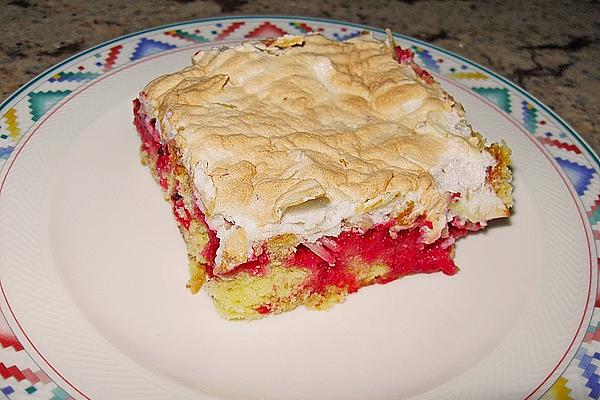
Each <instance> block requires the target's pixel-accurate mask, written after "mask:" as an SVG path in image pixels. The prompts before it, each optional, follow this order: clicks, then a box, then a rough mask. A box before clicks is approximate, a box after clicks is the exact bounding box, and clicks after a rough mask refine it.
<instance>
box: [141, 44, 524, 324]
mask: <svg viewBox="0 0 600 400" xmlns="http://www.w3.org/2000/svg"><path fill="white" fill-rule="evenodd" d="M134 124H135V127H136V128H137V132H138V134H139V136H140V138H141V142H142V144H141V157H142V161H143V163H144V164H145V165H147V166H148V167H149V168H150V170H151V172H152V175H153V176H154V178H155V180H156V181H157V182H158V184H159V185H160V187H161V188H162V191H163V193H164V197H165V199H166V200H167V201H168V202H169V203H170V204H171V207H172V210H173V214H174V216H175V219H176V221H177V224H178V226H179V229H180V231H181V234H182V236H183V239H184V241H185V243H186V245H187V252H188V258H189V270H190V279H189V281H188V284H187V286H188V287H189V289H190V290H191V291H192V292H193V293H195V292H198V291H199V289H200V288H201V287H202V286H204V287H205V289H206V291H207V292H208V294H209V295H210V296H211V297H212V298H213V300H214V303H215V306H216V308H217V310H218V311H219V312H220V314H221V315H222V316H224V317H225V318H229V319H255V318H260V317H263V316H265V315H268V314H273V313H279V312H282V311H286V310H290V309H293V308H295V307H297V306H299V305H305V306H307V307H311V308H317V309H322V308H327V307H329V306H331V305H333V304H335V303H337V302H340V301H342V300H343V299H344V298H345V297H346V296H347V295H348V294H349V293H353V292H356V291H357V290H359V289H360V288H362V287H365V286H368V285H372V284H376V283H387V282H390V281H394V280H396V279H398V278H400V277H403V276H407V275H411V274H417V273H433V272H440V271H441V272H443V273H444V274H447V275H452V274H455V273H456V272H457V271H458V269H457V266H456V265H455V263H454V261H453V252H454V243H455V241H456V240H457V239H458V238H461V237H463V236H465V235H466V234H467V233H468V232H472V231H478V230H480V229H482V228H484V227H485V226H486V225H487V222H488V221H489V220H491V219H495V218H502V217H507V216H509V214H510V212H509V209H510V207H511V206H512V186H511V171H510V169H509V163H510V150H509V149H508V147H507V146H506V144H504V143H494V144H487V143H486V140H485V139H484V138H483V137H482V136H481V135H480V134H479V133H478V132H476V131H474V130H473V129H472V127H471V125H470V124H469V123H468V122H467V121H466V119H465V113H464V110H463V108H462V106H461V105H460V104H459V103H458V102H456V101H455V100H454V99H453V98H452V97H451V96H450V95H449V94H448V93H446V92H445V91H444V90H443V89H442V88H441V86H440V85H439V84H438V83H437V82H436V81H435V79H434V78H433V77H432V76H431V75H430V74H429V73H428V72H427V71H425V70H423V69H421V68H420V67H419V66H417V65H416V64H415V63H414V62H413V60H412V52H411V51H410V50H404V49H402V48H400V47H399V46H396V45H395V44H394V42H393V39H392V37H391V35H388V38H387V39H386V40H385V41H380V40H377V39H375V38H374V37H373V36H372V35H370V34H363V35H361V36H358V37H356V38H353V39H351V40H348V41H344V42H337V41H332V40H329V39H327V38H326V37H324V36H321V35H309V36H283V37H280V38H276V39H268V40H263V41H259V42H250V43H243V44H240V45H238V46H235V47H229V48H215V49H211V50H203V51H200V52H198V53H197V54H196V55H194V57H193V60H192V65H191V66H189V67H187V68H185V69H183V70H181V71H178V72H175V73H172V74H169V75H164V76H161V77H158V78H157V79H155V80H153V81H152V82H150V83H149V84H148V85H147V86H146V87H145V88H144V89H143V91H142V92H141V93H140V95H139V98H138V99H136V100H135V101H134ZM399 290H401V289H399Z"/></svg>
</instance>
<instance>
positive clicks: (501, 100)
mask: <svg viewBox="0 0 600 400" xmlns="http://www.w3.org/2000/svg"><path fill="white" fill-rule="evenodd" d="M471 89H472V90H473V91H474V92H476V93H477V94H479V95H481V96H483V97H485V98H486V99H488V100H490V101H491V102H493V103H494V104H496V105H497V106H498V107H500V109H502V110H503V111H505V112H507V113H510V108H511V105H510V95H509V93H508V89H506V88H482V87H474V88H471Z"/></svg>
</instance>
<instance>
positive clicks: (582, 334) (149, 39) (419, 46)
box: [0, 17, 600, 400]
mask: <svg viewBox="0 0 600 400" xmlns="http://www.w3.org/2000/svg"><path fill="white" fill-rule="evenodd" d="M364 29H368V28H366V27H363V26H359V25H354V24H349V23H342V22H335V21H326V20H318V19H309V18H292V17H231V18H221V19H214V20H201V21H194V22H189V23H181V24H176V25H171V26H166V27H160V28H156V29H151V30H148V31H144V32H141V33H137V34H133V35H129V36H126V37H123V38H118V39H115V40H113V41H111V42H108V43H106V44H103V45H100V46H97V47H95V48H93V49H90V50H87V51H85V52H83V53H81V54H79V55H76V56H74V57H71V58H70V59H68V60H66V61H64V62H62V63H61V64H59V65H57V66H55V67H53V68H51V69H50V70H48V71H47V72H45V73H44V74H42V75H40V76H39V77H37V78H35V79H34V80H33V81H31V82H30V83H28V84H27V85H26V86H24V87H23V88H21V89H20V90H19V91H17V92H16V93H15V94H13V95H12V96H11V97H10V98H9V99H7V100H6V101H5V102H4V103H3V104H2V106H1V107H0V168H1V171H2V174H0V178H2V179H1V180H0V185H2V186H4V184H5V182H6V180H7V176H8V173H9V169H10V167H11V165H12V163H13V162H14V160H15V158H16V154H17V153H18V151H19V149H21V148H23V147H24V146H25V145H26V142H27V140H29V138H31V135H32V133H33V132H34V131H35V130H36V129H37V128H38V127H39V126H41V125H42V124H44V123H45V121H46V120H47V119H48V118H49V116H50V115H52V113H53V112H54V111H55V110H57V109H58V108H59V107H61V105H63V104H65V103H66V102H68V101H69V99H70V98H72V97H74V96H76V95H77V94H79V93H81V92H82V91H85V90H86V88H87V87H89V86H90V85H91V84H93V83H94V82H98V81H100V80H102V79H104V77H105V76H107V75H108V74H109V73H111V72H117V71H119V69H121V68H124V67H126V66H128V65H132V64H135V63H137V62H139V61H140V60H144V59H148V58H150V57H156V56H158V55H161V54H167V53H168V52H170V51H177V50H180V49H186V48H194V47H197V46H198V45H201V44H207V43H208V44H210V43H215V44H219V43H222V42H235V41H241V40H244V39H248V38H260V37H272V36H279V35H282V34H284V33H289V34H305V33H308V32H315V31H316V32H321V33H323V34H325V35H327V36H330V37H332V38H336V39H339V40H343V39H347V38H351V37H353V36H356V35H358V34H359V33H360V32H361V31H362V30H364ZM374 31H375V32H376V33H379V34H381V33H382V32H381V31H380V30H374ZM397 41H398V42H399V43H400V44H401V45H402V46H403V47H410V48H411V49H412V50H413V51H414V52H415V53H416V57H415V61H416V62H417V63H420V64H421V65H423V66H424V67H425V68H427V69H428V70H430V71H432V72H433V73H435V74H436V76H437V77H439V78H440V79H441V80H442V82H453V83H454V84H455V85H457V86H459V87H462V88H468V89H470V90H471V91H472V93H475V94H477V95H478V96H479V97H480V99H481V101H482V102H486V103H489V104H493V105H494V106H495V107H497V109H498V110H500V112H502V113H504V114H505V115H506V116H508V117H509V118H510V120H511V121H512V122H513V123H514V124H516V125H518V126H519V127H520V128H523V130H524V131H526V132H528V133H529V134H530V135H531V138H533V139H534V140H535V141H536V142H537V143H538V144H539V147H540V149H541V148H543V149H544V151H545V153H546V154H548V155H550V156H551V158H552V159H553V160H554V162H555V165H557V166H558V167H559V168H560V169H561V170H562V172H563V174H564V176H566V177H567V178H568V180H569V182H570V185H571V186H572V191H573V192H574V193H576V195H577V198H578V202H579V207H580V208H581V209H582V210H583V212H584V213H585V215H586V216H587V219H588V221H587V223H589V226H590V227H591V230H592V235H593V239H592V241H593V245H594V246H596V247H594V248H590V254H591V255H594V254H595V253H596V252H597V250H596V249H597V246H598V241H599V240H600V227H599V223H600V179H599V176H598V170H599V168H600V164H599V162H598V159H597V157H596V156H595V155H594V154H593V152H592V151H591V150H590V148H589V146H588V145H587V144H586V143H585V142H583V141H582V139H581V138H580V137H579V136H578V135H577V133H576V132H574V131H573V130H572V129H571V128H570V127H569V126H568V125H567V124H566V123H565V122H564V121H562V120H561V119H560V118H559V117H558V116H556V115H555V114H554V113H552V111H550V110H549V109H548V108H547V107H545V106H544V105H543V104H541V103H540V102H538V101H537V100H536V99H534V98H533V97H532V96H530V95H529V94H527V93H526V92H524V91H523V90H522V89H520V88H518V87H516V86H515V85H513V84H512V83H510V82H508V81H507V80H505V79H504V78H501V77H499V76H497V75H495V74H494V73H492V72H491V71H488V70H486V69H484V68H482V67H479V66H477V65H475V64H473V63H472V62H469V61H468V60H465V59H462V58H461V57H459V56H456V55H454V54H451V53H449V52H447V51H445V50H443V49H439V48H436V47H433V46H430V45H428V44H426V43H422V42H420V41H417V40H414V39H411V38H408V37H403V36H397ZM517 174H518V171H517ZM517 185H518V181H517ZM1 200H2V187H1V186H0V201H1ZM517 211H518V210H517ZM7 215H8V214H6V211H5V210H2V213H0V218H3V220H4V218H6V217H7ZM0 261H1V262H3V261H2V258H0ZM592 262H593V264H592V266H593V268H594V270H593V271H591V272H590V285H589V286H590V289H591V290H592V291H593V293H594V295H593V296H588V297H590V299H589V301H588V303H587V306H586V309H585V310H584V313H583V315H582V316H581V317H580V318H581V321H580V326H579V327H578V329H577V332H576V333H575V335H574V337H573V340H572V343H571V345H570V346H569V349H567V350H566V352H565V354H564V356H563V357H562V358H561V359H560V360H557V363H554V364H553V365H554V366H553V368H550V369H549V370H548V371H547V373H546V375H545V376H547V377H546V378H545V379H544V380H543V381H542V382H539V385H538V386H537V387H531V388H530V391H529V392H528V393H527V394H526V396H527V397H528V398H534V397H541V396H543V398H545V399H580V398H594V399H597V398H599V397H600V382H599V381H600V371H598V367H599V366H600V355H599V354H600V330H599V329H600V316H599V314H600V311H598V310H597V308H598V307H600V301H598V300H596V303H595V305H596V308H593V306H594V300H595V299H596V296H595V293H596V292H595V291H596V269H597V260H596V259H593V260H592ZM3 278H4V276H2V275H0V281H1V280H2V279H3ZM565 284H566V283H565ZM559 286H560V284H559ZM2 291H3V300H2V307H1V308H2V313H3V315H4V319H1V320H0V347H1V349H0V376H1V377H2V382H1V383H0V391H1V392H2V393H3V394H4V395H5V396H7V397H8V398H21V399H22V398H27V397H31V398H38V399H52V400H58V399H69V398H89V397H88V396H87V395H86V394H84V393H82V392H79V391H78V389H76V388H75V387H74V386H73V385H71V384H69V383H67V382H66V381H65V380H64V378H63V377H62V375H61V374H60V372H59V371H57V370H48V369H46V367H41V366H40V365H46V364H45V363H44V360H43V356H41V354H40V353H39V352H38V353H36V352H37V349H36V347H35V344H34V343H30V342H28V337H27V334H26V333H25V332H24V331H23V330H22V327H21V326H20V325H19V324H18V321H17V320H16V316H15V315H12V314H11V313H12V310H11V308H10V305H9V300H10V294H7V292H6V291H5V288H4V286H3V287H2ZM592 311H594V312H593V315H592ZM560 322H561V321H556V323H560ZM586 329H587V330H586ZM577 347H578V349H577V350H576V351H575V348H577ZM554 381H555V383H554V384H553V385H552V386H551V387H550V385H551V383H552V382H554Z"/></svg>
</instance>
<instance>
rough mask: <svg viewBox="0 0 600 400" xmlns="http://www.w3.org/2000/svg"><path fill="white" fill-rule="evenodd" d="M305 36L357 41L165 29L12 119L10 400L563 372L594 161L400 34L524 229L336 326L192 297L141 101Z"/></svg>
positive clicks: (403, 389) (583, 307) (470, 68)
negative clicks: (246, 49)
mask: <svg viewBox="0 0 600 400" xmlns="http://www.w3.org/2000/svg"><path fill="white" fill-rule="evenodd" d="M308 28H312V29H313V30H318V28H322V31H323V32H324V33H325V34H327V35H330V36H335V37H338V38H343V37H344V36H349V35H352V34H354V33H355V32H358V31H360V30H361V29H362V27H358V26H356V25H351V24H344V23H339V22H332V21H322V20H310V19H299V18H288V17H232V18H223V19H219V20H205V21H196V22H191V23H184V24H179V25H175V26H169V27H163V28H157V29H154V30H150V31H146V32H142V33H139V34H136V35H131V36H128V37H125V38H121V39H117V40H115V41H113V42H111V43H108V44H105V45H103V46H99V47H97V48H95V49H92V50H89V51H87V52H84V53H81V54H80V55H78V56H76V57H73V58H71V59H70V60H67V61H66V62H65V63H63V64H61V65H59V66H57V67H55V68H54V69H52V70H50V71H48V72H47V73H45V74H44V75H42V76H41V77H38V78H37V79H36V80H34V81H33V82H31V83H30V84H28V86H26V87H24V88H23V89H21V90H20V91H19V92H17V93H16V94H15V95H14V96H13V97H12V98H11V99H9V100H8V101H7V102H6V103H5V104H4V105H3V106H2V109H1V111H0V115H2V118H3V121H4V122H5V123H4V124H3V127H2V128H0V129H3V130H0V138H2V139H4V140H7V142H8V140H12V142H11V143H14V144H13V146H14V149H9V147H10V146H7V145H5V144H3V142H0V154H5V155H6V156H7V157H5V158H7V160H6V162H5V163H4V165H3V168H2V174H1V175H0V185H1V186H0V221H2V224H1V225H0V284H1V289H2V293H3V297H2V299H1V301H0V309H1V310H2V313H3V315H4V317H5V319H6V322H5V325H6V326H4V328H3V330H2V329H0V333H1V334H0V344H2V346H3V347H4V348H3V350H2V352H0V357H1V360H2V362H3V364H4V365H5V367H8V366H9V364H11V363H12V365H14V366H15V367H16V369H17V370H18V371H21V374H22V375H23V376H25V378H24V379H21V380H19V379H17V377H16V376H15V375H14V374H13V376H12V377H8V378H6V379H7V381H6V382H7V383H6V384H7V385H8V386H5V387H11V390H12V391H13V392H11V393H7V394H10V395H14V393H17V390H21V391H22V393H23V395H24V396H25V395H26V394H27V393H28V392H27V391H26V389H27V387H34V389H35V391H34V392H35V393H37V395H38V396H40V397H39V398H48V399H50V398H52V396H54V395H56V393H58V392H60V394H61V395H62V396H63V398H66V396H67V395H68V396H72V397H73V398H89V399H114V398H119V399H205V398H206V399H208V398H227V399H307V398H311V399H334V398H335V399H367V398H368V399H375V398H389V399H401V398H402V399H404V398H418V399H434V398H444V399H450V398H452V399H483V398H485V399H493V398H496V399H509V398H511V399H512V398H515V399H516V398H525V397H539V396H541V395H542V394H543V393H544V392H546V391H547V390H548V388H550V386H551V385H552V384H553V382H554V381H556V379H557V378H558V377H559V376H560V375H561V374H562V373H563V371H564V370H565V368H567V365H568V364H569V362H570V361H571V360H572V359H573V357H574V356H575V353H576V351H577V350H578V348H579V345H580V344H581V343H582V340H584V335H585V334H586V329H587V328H588V324H589V322H590V318H591V314H592V311H593V308H594V300H595V291H596V282H597V272H596V271H597V264H596V263H597V261H596V260H597V256H596V247H595V243H594V237H595V236H594V235H595V234H596V233H595V231H593V230H592V229H591V226H590V220H589V219H593V218H595V217H594V211H595V208H592V206H593V204H594V200H595V198H596V197H597V188H598V182H597V181H598V180H597V174H596V170H597V162H596V160H595V159H594V155H593V154H591V153H590V152H589V150H588V148H587V147H586V146H585V144H583V143H582V142H581V141H580V139H579V137H578V136H577V135H576V134H575V133H572V132H571V131H569V128H568V127H566V125H564V124H563V123H562V121H560V120H559V119H558V118H557V117H555V116H554V115H552V114H550V113H549V112H548V111H547V110H545V109H544V107H543V106H542V105H541V104H539V103H537V102H536V101H535V100H534V99H532V98H531V97H529V96H528V95H527V94H525V93H523V92H522V91H520V90H519V89H517V88H516V87H514V86H511V85H510V84H508V83H507V82H506V81H504V80H502V79H501V78H499V77H496V76H494V75H493V74H492V73H491V72H489V71H486V70H483V69H482V68H481V67H478V66H476V65H474V64H472V63H469V62H468V61H466V60H462V59H460V58H459V57H457V56H454V55H451V54H449V53H447V52H444V51H443V50H440V49H436V48H433V47H430V46H427V45H425V44H423V43H420V42H417V41H415V40H412V39H409V38H405V37H399V43H400V44H402V45H403V46H405V47H409V46H415V47H414V50H415V51H416V53H417V58H416V60H417V61H419V62H421V63H423V64H424V65H425V67H427V68H429V69H430V70H432V71H433V72H434V73H435V75H436V77H437V78H438V79H439V80H440V81H441V83H442V84H443V86H444V87H445V88H446V89H447V90H448V91H449V92H450V93H451V94H452V95H454V96H455V97H456V98H457V99H458V100H459V101H461V102H462V103H463V104H464V105H465V108H466V110H467V114H468V117H469V118H470V120H471V121H472V123H473V124H474V126H475V128H476V129H478V130H480V131H481V132H484V134H485V135H486V136H487V137H489V138H490V139H492V140H499V139H504V140H506V141H507V142H508V144H509V146H510V147H511V148H512V150H513V160H514V174H515V180H514V184H515V199H516V206H515V209H514V215H513V217H511V219H510V220H509V221H508V222H499V223H494V224H492V226H491V227H490V229H488V230H487V231H486V232H484V233H481V234H477V235H472V236H470V237H469V238H467V239H465V240H462V241H460V242H459V244H458V246H457V262H458V264H459V265H460V266H461V272H460V273H459V274H457V275H456V276H453V277H448V276H444V275H442V274H435V275H420V276H413V277H408V278H404V279H401V280H399V281H397V282H394V283H392V284H388V285H383V286H375V287H369V288H366V289H363V290H361V291H360V292H359V293H357V294H355V295H352V296H350V297H349V298H348V300H347V301H346V302H345V303H343V304H341V305H338V306H336V307H335V308H333V309H332V310H330V311H328V312H314V311H307V310H304V309H301V310H296V311H293V312H290V313H286V314H283V315H279V316H274V317H269V318H267V319H265V320H261V321H255V322H251V323H245V322H242V323H239V322H238V323H236V322H228V321H225V320H223V319H221V318H220V317H219V316H218V315H217V314H216V312H215V311H214V309H213V306H212V304H211V302H210V300H209V299H208V296H207V295H206V294H205V293H201V294H199V295H197V296H191V295H189V294H188V292H187V291H186V290H185V288H184V284H185V282H186V279H187V276H186V275H187V266H186V256H185V254H186V253H185V247H184V244H183V241H182V240H181V238H180V236H179V232H178V231H177V228H176V225H175V223H174V222H173V221H172V217H171V215H170V209H169V207H168V205H167V204H166V203H164V201H163V200H162V196H161V194H160V190H159V188H158V187H157V186H156V185H155V183H154V182H153V181H152V179H151V177H150V174H149V172H148V171H147V170H146V168H145V167H143V166H141V165H140V163H139V159H138V146H139V142H138V138H137V137H136V134H135V133H134V130H133V128H132V112H131V108H132V104H131V101H132V99H133V98H135V97H136V95H137V93H138V91H139V90H140V89H141V88H142V87H143V86H144V85H145V84H146V83H147V82H148V81H150V80H151V79H153V78H154V77H156V76H158V75H160V74H163V73H166V72H171V71H175V70H178V69H180V68H181V67H183V66H185V65H187V64H188V63H189V59H190V57H191V55H192V54H193V53H194V52H195V51H197V50H198V48H200V47H202V46H213V45H214V42H219V45H221V44H225V43H232V42H237V41H240V40H242V39H244V38H245V37H257V36H260V35H269V34H271V35H272V34H279V33H280V32H279V31H280V30H281V31H283V30H285V31H288V32H290V33H301V32H302V31H306V30H308ZM376 33H377V34H378V35H381V34H382V33H381V31H377V32H376ZM336 35H337V36H336ZM463 66H464V67H463ZM503 109H504V110H503ZM532 110H533V111H532ZM11 118H12V119H11ZM15 126H16V127H17V129H18V131H19V132H18V134H15V132H16V131H15ZM4 132H6V133H4ZM561 134H562V135H563V136H560V135H561ZM2 135H3V136H6V138H3V137H2ZM557 143H559V144H557ZM9 144H10V143H9ZM6 149H9V150H6ZM549 150H550V151H549ZM551 151H553V152H554V153H552V152H551ZM8 154H10V156H8ZM573 166H574V167H573ZM577 166H579V168H578V167H577ZM586 168H587V170H586ZM588 170H589V172H588V174H587V175H586V174H585V172H586V171H588ZM594 190H596V191H594ZM590 199H591V200H590ZM590 204H591V205H590ZM592 222H595V220H592ZM0 328H2V325H0ZM3 337H4V342H2V338H3ZM11 338H13V339H14V338H16V340H17V341H18V343H17V344H16V345H14V343H13V346H12V347H8V345H6V346H5V345H4V344H5V343H9V342H10V340H11ZM7 341H8V342H7ZM10 343H12V342H10ZM10 343H9V344H10ZM20 348H23V350H20ZM583 348H584V349H585V347H583ZM580 352H581V350H580ZM578 354H579V353H578ZM11 357H13V358H11ZM580 358H581V357H580ZM36 368H37V370H40V371H39V372H40V376H43V375H44V376H46V378H45V379H38V381H37V382H33V381H34V380H35V378H31V376H30V378H31V379H30V378H27V377H26V375H27V374H29V373H28V372H27V373H25V372H23V371H24V370H25V369H29V371H30V372H32V373H33V372H35V371H37V370H36ZM573 368H576V366H575V367H573ZM0 370H1V366H0ZM0 372H2V371H0ZM13 372H14V370H13ZM36 373H37V372H36ZM15 374H16V372H15ZM34 375H35V374H34ZM2 376H4V374H2ZM36 376H37V375H36ZM563 379H565V380H566V379H567V378H563ZM44 380H45V382H43V381H44ZM22 382H25V383H22ZM582 387H583V386H582ZM582 387H579V389H578V390H579V391H580V392H581V393H585V392H584V390H585V387H583V388H582ZM2 390H3V391H4V389H2ZM44 391H46V392H47V393H48V395H47V396H46V397H44V396H45V395H44V393H46V392H44ZM57 391H58V392H57ZM4 393H6V391H4ZM585 394H586V395H587V394H588V393H585Z"/></svg>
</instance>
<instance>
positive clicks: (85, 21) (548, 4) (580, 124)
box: [0, 0, 600, 153]
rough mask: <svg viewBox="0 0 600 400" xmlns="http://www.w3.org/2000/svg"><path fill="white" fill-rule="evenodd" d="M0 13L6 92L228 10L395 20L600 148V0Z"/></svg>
mask: <svg viewBox="0 0 600 400" xmlns="http://www.w3.org/2000/svg"><path fill="white" fill-rule="evenodd" d="M499 4H500V5H499ZM0 10H1V11H0V26H1V27H2V29H0V77H2V79H0V97H1V98H2V99H4V98H6V97H8V96H9V95H10V94H11V93H12V92H13V91H14V90H16V89H18V88H19V87H20V86H21V85H23V84H24V83H26V82H27V81H28V80H30V79H31V78H33V77H34V76H36V75H37V74H39V73H40V72H42V71H44V70H45V69H46V68H48V67H51V66H52V65H54V64H56V63H57V62H59V61H61V60H63V59H64V58H66V57H68V56H70V55H72V54H75V53H77V52H79V51H81V50H85V49H86V48H88V47H91V46H94V45H96V44H99V43H101V42H104V41H106V40H109V39H112V38H114V37H117V36H120V35H124V34H127V33H131V32H135V31H138V30H141V29H146V28H150V27H154V26H157V25H162V24H167V23H172V22H178V21H185V20H190V19H196V18H203V17H215V16H220V15H232V14H240V15H241V14H285V15H301V16H312V17H324V18H332V19H339V20H345V21H351V22H358V23H363V24H368V25H372V26H377V27H382V28H385V27H389V28H391V29H392V30H393V31H395V32H399V33H403V34H406V35H409V36H413V37H416V38H419V39H422V40H425V41H427V42H430V43H433V44H435V45H437V46H440V47H443V48H445V49H447V50H450V51H453V52H455V53H457V54H460V55H462V56H464V57H466V58H469V59H471V60H473V61H475V62H477V63H479V64H481V65H483V66H485V67H488V68H491V69H492V70H494V71H496V72H498V73H500V74H501V75H504V76H505V77H507V78H509V79H511V80H512V81H514V82H516V83H517V84H519V85H520V86H522V87H523V88H525V89H526V90H527V91H529V92H530V93H532V94H533V95H534V96H536V97H537V98H538V99H540V100H541V101H542V102H543V103H545V104H546V105H548V106H549V107H550V108H552V109H553V110H554V111H556V112H557V113H558V114H559V115H560V116H561V117H562V118H564V119H565V120H566V121H567V122H568V123H569V124H571V126H573V127H574V128H575V130H577V131H578V132H579V133H580V134H581V135H582V136H583V137H584V138H585V139H586V140H587V141H588V143H590V144H591V146H592V148H593V149H594V150H595V151H596V153H600V132H598V128H599V127H600V68H598V62H599V60H600V4H598V1H571V2H569V1H562V2H560V1H504V2H502V3H498V2H450V1H418V0H405V1H395V0H371V1H339V0H302V1H294V0H278V1H265V0H256V1H251V0H249V1H239V0H224V1H194V0H170V1H169V0H150V1H128V2H121V1H115V0H112V1H111V0H97V1H94V2H79V1H73V0H71V1H68V0H62V1H60V0H55V1H36V0H11V1H6V0H1V1H0Z"/></svg>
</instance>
